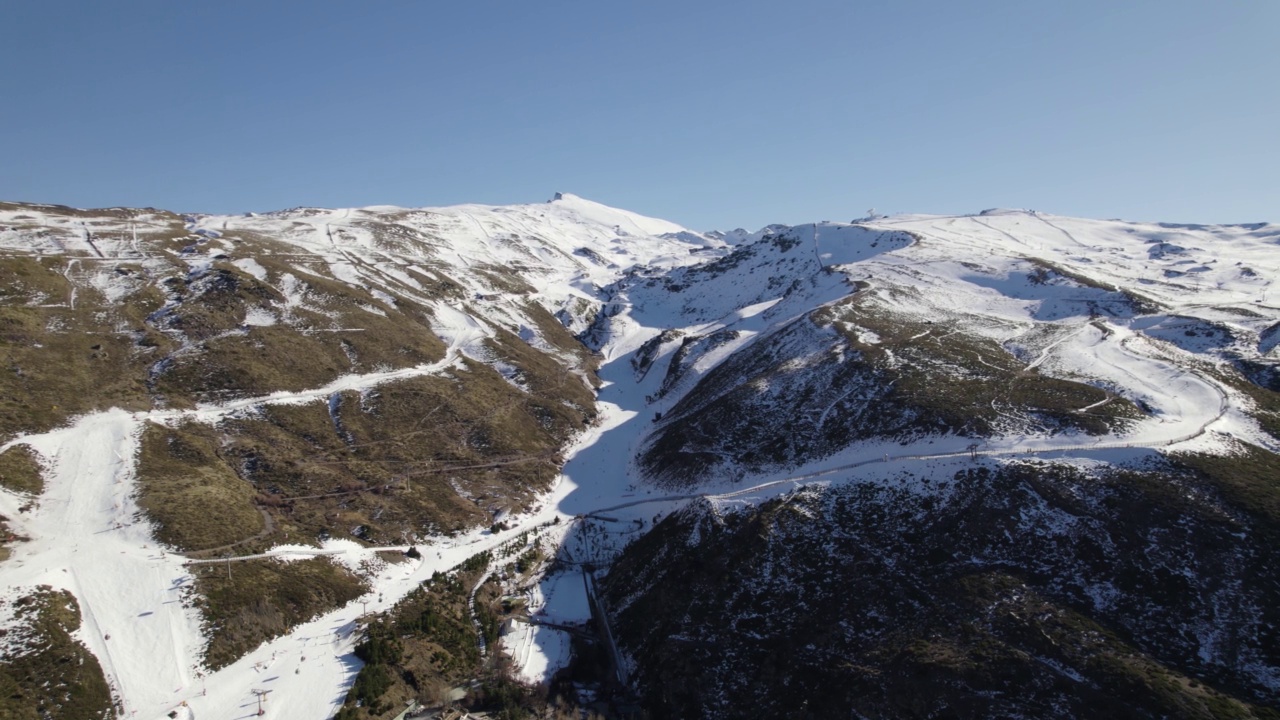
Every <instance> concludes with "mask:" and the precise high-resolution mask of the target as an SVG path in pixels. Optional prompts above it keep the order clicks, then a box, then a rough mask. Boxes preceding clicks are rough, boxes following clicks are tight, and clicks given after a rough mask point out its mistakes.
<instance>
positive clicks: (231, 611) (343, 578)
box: [192, 557, 368, 669]
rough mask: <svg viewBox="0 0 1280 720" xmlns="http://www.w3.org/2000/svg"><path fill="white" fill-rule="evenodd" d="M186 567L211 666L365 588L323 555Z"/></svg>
mask: <svg viewBox="0 0 1280 720" xmlns="http://www.w3.org/2000/svg"><path fill="white" fill-rule="evenodd" d="M192 570H193V571H194V573H195V589H196V591H197V593H198V599H197V603H198V606H199V608H200V611H201V613H202V615H203V616H204V626H205V632H206V635H207V637H208V638H209V646H208V648H207V649H206V650H205V662H206V663H207V664H208V665H209V667H211V668H214V669H217V668H221V667H225V666H226V665H229V664H231V663H233V662H235V661H236V660H237V659H239V658H240V657H241V656H243V655H244V654H245V653H247V652H249V651H250V650H252V649H254V648H255V647H257V646H258V645H260V644H262V643H263V642H265V641H267V640H270V639H272V638H274V637H279V636H280V635H283V634H284V633H286V632H288V631H289V629H290V628H293V627H295V626H297V625H299V624H301V623H304V622H307V621H308V620H311V619H312V618H315V617H316V616H318V615H321V614H323V613H325V612H328V611H329V610H333V609H335V608H338V607H342V606H343V605H345V604H346V603H348V602H350V601H352V600H355V599H356V598H358V597H360V596H361V595H363V594H364V593H365V592H367V590H368V586H367V585H366V584H365V582H364V581H363V580H361V579H360V578H358V577H356V576H355V575H353V574H351V572H350V571H348V570H346V569H345V568H343V567H342V566H340V565H338V564H336V563H334V562H332V561H331V560H329V559H328V558H323V557H319V558H312V559H309V560H295V561H292V562H287V563H286V562H282V561H279V560H273V559H265V558H264V559H261V560H248V561H244V562H232V563H212V564H208V565H193V566H192Z"/></svg>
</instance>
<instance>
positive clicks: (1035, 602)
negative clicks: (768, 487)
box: [601, 460, 1280, 718]
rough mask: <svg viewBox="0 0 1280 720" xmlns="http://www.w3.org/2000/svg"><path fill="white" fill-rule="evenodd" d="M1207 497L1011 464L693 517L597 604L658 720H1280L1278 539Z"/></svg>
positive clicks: (1097, 474) (1174, 472) (1201, 482)
mask: <svg viewBox="0 0 1280 720" xmlns="http://www.w3.org/2000/svg"><path fill="white" fill-rule="evenodd" d="M1212 489H1213V486H1212V485H1211V484H1209V483H1207V482H1206V480H1205V477H1204V476H1203V475H1202V474H1201V473H1200V472H1199V471H1196V470H1192V469H1189V468H1188V467H1187V466H1185V465H1180V464H1168V463H1164V462H1162V461H1159V460H1153V461H1152V462H1151V463H1150V464H1148V465H1145V466H1142V467H1134V468H1127V469H1123V470H1106V469H1102V470H1095V471H1090V472H1085V471H1082V470H1080V469H1078V468H1073V467H1071V466H1065V465H1054V464H1048V463H1016V464H1009V465H1004V466H999V465H975V466H974V467H973V468H971V469H968V470H964V471H961V472H958V473H956V474H955V475H954V476H953V477H952V478H950V479H933V480H930V479H929V478H922V477H915V476H912V475H910V474H909V473H901V474H900V475H898V476H896V477H890V478H884V479H878V480H875V481H868V482H853V483H850V484H849V485H841V486H833V487H830V488H825V489H807V490H803V491H800V492H798V493H794V494H791V495H789V496H786V497H783V498H780V499H777V500H774V501H770V502H767V503H765V504H764V505H762V506H760V507H758V508H754V509H749V510H744V511H740V512H732V513H726V512H725V511H724V510H714V509H712V508H711V507H709V506H707V505H705V504H704V505H702V506H700V507H695V508H692V509H689V510H686V511H683V512H681V513H677V514H675V515H673V516H671V517H669V518H667V519H666V520H664V521H663V522H662V523H660V524H659V525H658V526H657V527H656V528H655V529H654V531H652V532H651V533H650V534H648V535H646V536H644V537H642V538H640V539H639V540H637V541H636V542H635V543H634V544H632V545H631V546H630V547H629V548H628V549H626V550H625V551H624V552H623V554H622V556H621V557H620V558H619V559H618V561H617V562H616V563H615V564H614V566H613V567H612V568H611V570H610V573H609V576H608V577H607V578H606V580H605V581H604V582H603V583H602V584H601V588H602V593H603V597H604V600H605V604H606V606H607V607H609V608H610V614H611V616H612V617H613V619H614V634H615V636H616V637H617V638H618V641H619V643H620V644H621V646H622V647H623V649H624V650H625V651H626V652H627V653H628V655H629V656H630V657H632V658H634V659H635V661H636V672H635V675H634V679H635V682H636V684H637V688H638V690H639V691H640V692H641V694H642V696H643V699H644V703H645V706H646V710H647V711H648V712H649V713H650V716H651V717H655V718H663V717H672V718H674V717H784V716H787V714H788V713H789V712H791V711H793V710H794V709H796V708H800V709H801V710H802V711H803V712H804V713H806V714H807V715H808V716H811V717H836V716H840V717H844V716H848V715H850V714H851V713H852V714H856V715H860V716H865V717H921V718H923V717H939V716H947V717H958V718H963V717H974V718H977V717H993V716H996V717H1015V716H1023V717H1063V718H1066V717H1086V716H1090V715H1096V716H1108V717H1121V716H1123V717H1179V718H1250V717H1253V718H1274V717H1280V713H1277V710H1278V709H1280V696H1277V695H1276V693H1275V689H1274V687H1272V686H1271V685H1270V684H1269V683H1268V682H1267V681H1266V671H1265V668H1269V667H1275V666H1276V665H1277V662H1280V656H1277V653H1276V650H1275V648H1277V647H1280V638H1277V637H1276V635H1275V630H1274V628H1276V627H1280V613H1278V611H1277V609H1276V608H1278V607H1280V596H1277V594H1276V593H1277V588H1280V575H1277V570H1276V568H1275V567H1273V563H1272V562H1271V558H1272V557H1273V555H1274V551H1273V548H1274V542H1275V540H1274V536H1273V535H1271V534H1270V533H1266V532H1261V530H1262V527H1263V525H1262V521H1261V519H1259V518H1254V517H1251V516H1249V515H1247V514H1242V513H1240V512H1238V511H1236V510H1235V509H1234V505H1233V504H1231V501H1229V500H1224V499H1225V498H1227V497H1228V493H1226V492H1225V491H1224V492H1223V493H1222V497H1218V495H1217V494H1215V493H1214V492H1212ZM1224 503H1225V504H1224ZM1228 607H1229V608H1231V610H1230V611H1224V608H1228ZM1259 669H1262V670H1261V671H1260V670H1259Z"/></svg>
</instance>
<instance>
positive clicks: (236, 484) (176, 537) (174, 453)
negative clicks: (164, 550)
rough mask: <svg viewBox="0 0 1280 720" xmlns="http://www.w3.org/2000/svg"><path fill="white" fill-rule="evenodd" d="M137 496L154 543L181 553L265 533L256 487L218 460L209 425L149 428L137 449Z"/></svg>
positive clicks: (213, 435) (234, 541)
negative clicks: (152, 525) (152, 526)
mask: <svg viewBox="0 0 1280 720" xmlns="http://www.w3.org/2000/svg"><path fill="white" fill-rule="evenodd" d="M138 490H139V494H138V504H139V506H140V507H141V508H142V509H143V511H144V512H146V514H147V516H148V517H150V518H151V519H152V520H153V521H154V522H155V524H156V539H158V540H159V541H160V542H163V543H165V544H167V545H171V546H173V547H175V548H178V549H180V550H208V549H211V548H217V547H222V546H229V545H231V544H233V543H236V542H239V541H241V540H244V539H246V538H250V537H253V536H255V535H257V534H258V533H261V532H262V531H263V530H264V529H265V526H264V523H263V519H262V515H261V513H259V511H258V509H257V508H256V507H255V506H254V502H253V500H254V494H255V493H254V489H253V486H251V485H250V484H249V483H246V482H245V481H243V480H241V479H240V478H239V477H237V476H236V474H235V473H234V472H232V470H231V469H230V468H229V467H227V464H226V463H225V462H223V460H222V458H220V457H219V456H218V437H217V433H216V432H215V431H214V430H213V429H212V428H210V427H208V426H205V425H198V424H195V423H187V424H184V425H182V426H181V427H177V428H169V427H164V426H160V425H148V426H147V428H146V429H145V430H144V431H143V433H142V437H141V440H140V443H139V451H138Z"/></svg>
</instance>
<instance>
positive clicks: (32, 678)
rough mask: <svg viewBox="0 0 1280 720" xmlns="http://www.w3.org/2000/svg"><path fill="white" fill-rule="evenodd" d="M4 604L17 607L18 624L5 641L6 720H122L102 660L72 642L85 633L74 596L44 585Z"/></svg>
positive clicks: (2, 706) (0, 705) (1, 712)
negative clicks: (80, 630)
mask: <svg viewBox="0 0 1280 720" xmlns="http://www.w3.org/2000/svg"><path fill="white" fill-rule="evenodd" d="M4 602H12V604H13V605H14V606H15V607H14V622H13V623H11V624H9V626H8V627H7V628H5V630H4V631H3V633H4V634H3V636H2V637H0V643H3V644H4V646H5V652H4V654H3V655H2V656H0V717H3V718H5V719H6V720H46V719H47V718H85V720H90V719H91V718H92V719H101V720H109V719H111V718H116V717H118V713H119V708H117V707H116V705H115V702H114V700H113V698H112V695H111V688H110V687H109V686H108V685H107V681H106V678H105V677H104V675H103V674H102V667H101V666H100V665H99V664H98V660H97V658H95V657H94V656H93V654H92V653H90V652H89V651H88V649H86V648H85V647H84V646H83V645H81V644H80V643H79V642H78V641H76V640H75V638H73V637H72V636H71V634H72V633H73V632H75V631H76V629H77V628H79V627H80V607H79V605H77V604H76V600H75V598H74V597H73V596H72V595H71V593H69V592H67V591H65V590H54V589H53V588H51V587H49V586H48V585H42V586H40V587H39V588H37V590H36V592H34V593H32V594H31V595H27V596H25V597H20V598H17V599H15V600H7V601H4Z"/></svg>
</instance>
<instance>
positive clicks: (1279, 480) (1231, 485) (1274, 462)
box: [1173, 444, 1280, 539]
mask: <svg viewBox="0 0 1280 720" xmlns="http://www.w3.org/2000/svg"><path fill="white" fill-rule="evenodd" d="M1173 459H1174V460H1175V462H1177V463H1178V464H1179V465H1181V466H1184V467H1187V468H1190V469H1191V470H1192V471H1194V472H1196V473H1197V474H1198V475H1199V476H1200V477H1201V478H1203V479H1204V480H1205V481H1207V482H1208V483H1210V484H1211V485H1212V486H1213V487H1214V488H1215V489H1216V490H1217V491H1218V492H1219V493H1221V494H1222V496H1223V498H1224V499H1225V500H1226V501H1227V502H1228V503H1230V504H1231V505H1232V506H1233V507H1235V508H1238V509H1240V510H1242V511H1244V512H1245V513H1248V515H1249V516H1250V517H1251V518H1252V519H1253V521H1254V522H1255V523H1257V524H1258V525H1259V526H1260V527H1261V528H1263V529H1265V531H1266V532H1267V534H1268V535H1270V536H1271V537H1272V538H1276V539H1280V457H1277V456H1276V455H1275V454H1274V453H1270V452H1267V451H1266V450H1263V449H1262V448H1259V447H1255V446H1253V445H1247V444H1240V445H1238V446H1237V448H1236V452H1235V453H1234V454H1232V455H1208V454H1205V453H1179V454H1177V455H1174V456H1173Z"/></svg>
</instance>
